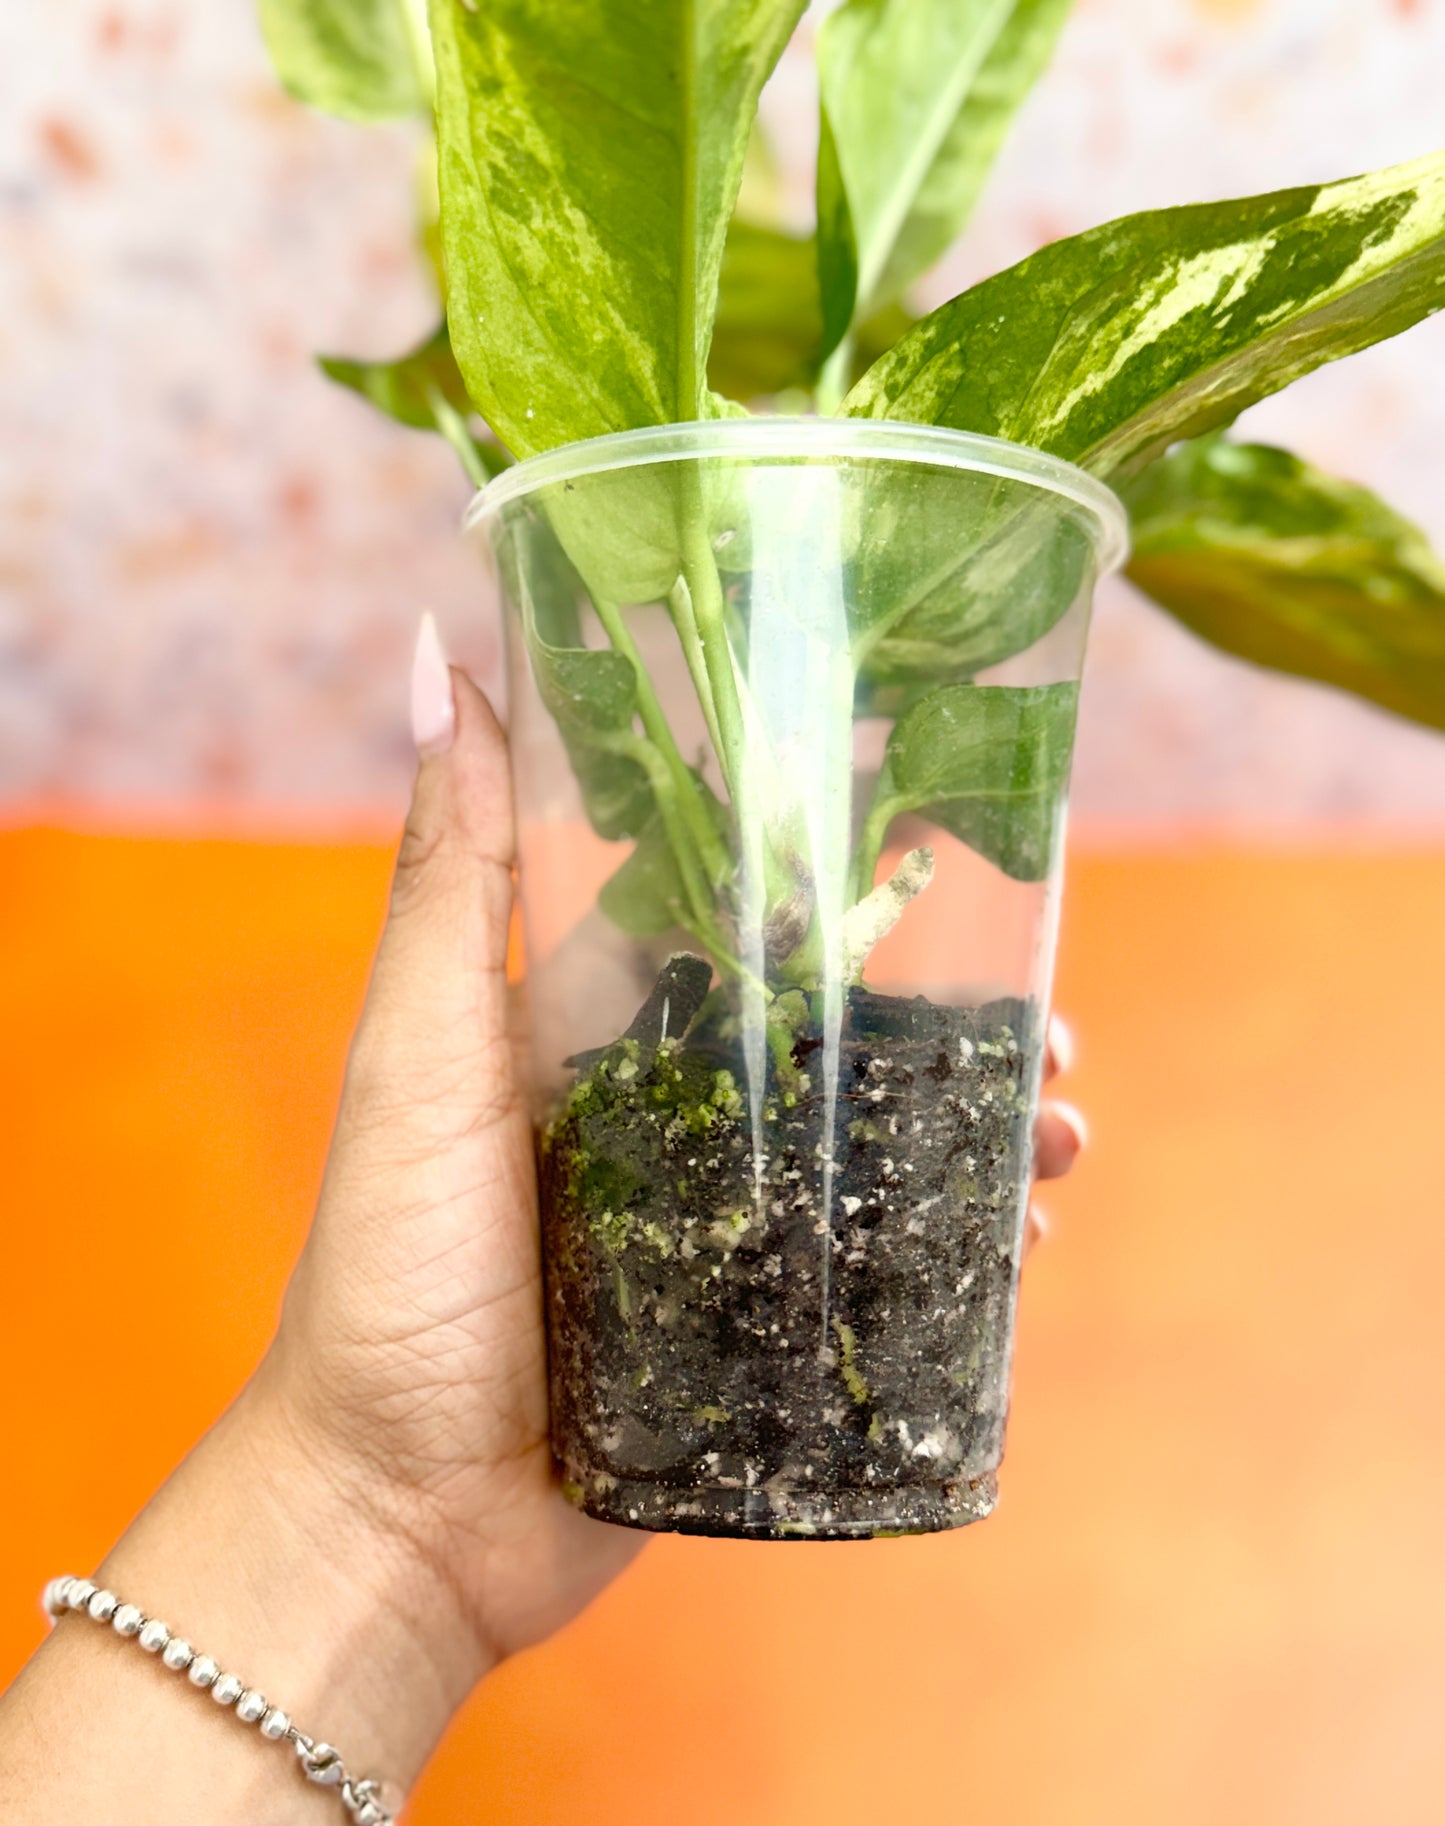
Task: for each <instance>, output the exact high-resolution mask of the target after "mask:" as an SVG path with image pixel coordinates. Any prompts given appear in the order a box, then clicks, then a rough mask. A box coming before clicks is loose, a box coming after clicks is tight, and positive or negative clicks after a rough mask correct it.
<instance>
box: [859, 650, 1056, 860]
mask: <svg viewBox="0 0 1445 1826" xmlns="http://www.w3.org/2000/svg"><path fill="white" fill-rule="evenodd" d="M1078 696H1079V688H1078V686H1077V685H1073V684H1059V685H1030V686H1010V685H944V686H942V687H941V688H940V689H939V690H937V691H933V692H930V693H929V695H928V696H927V697H925V698H921V699H920V700H919V701H918V702H917V703H916V704H915V705H914V706H913V707H912V709H911V710H908V711H906V712H905V713H904V715H903V716H901V717H900V718H899V719H898V722H897V723H896V724H895V725H894V728H893V733H892V735H891V736H890V737H889V739H888V747H887V750H886V751H885V753H884V757H883V769H882V772H881V774H880V775H879V779H878V787H877V793H876V796H875V799H874V803H873V808H872V810H871V811H870V812H869V814H868V820H867V825H866V826H865V846H864V847H865V848H872V842H873V840H874V839H876V842H877V848H874V849H873V850H872V861H873V862H876V857H877V849H878V848H881V845H882V836H883V833H884V832H885V831H886V829H887V826H888V824H889V823H891V821H892V820H893V819H894V818H896V817H898V816H900V815H901V814H902V813H905V812H916V813H918V814H919V815H920V816H921V817H923V818H926V819H927V820H929V822H931V823H933V824H937V825H941V826H942V828H943V829H944V830H946V831H951V832H952V833H953V835H954V836H955V837H958V838H960V839H961V840H962V841H963V842H964V843H966V844H968V845H969V847H970V848H971V849H974V850H977V851H978V853H979V854H980V855H981V856H985V857H987V858H988V860H989V861H990V862H992V863H995V864H996V865H997V866H998V867H999V868H1000V869H1002V870H1003V872H1004V873H1005V874H1006V875H1011V876H1013V878H1014V879H1015V880H1017V881H1042V880H1043V879H1044V877H1045V876H1046V875H1047V874H1048V872H1049V867H1050V864H1051V862H1052V860H1053V855H1054V847H1055V841H1056V838H1057V836H1058V834H1059V829H1060V824H1061V817H1062V811H1063V803H1064V790H1065V787H1066V786H1067V784H1068V778H1069V761H1070V757H1071V755H1072V752H1073V741H1074V718H1075V713H1076V710H1077V708H1078ZM865 874H866V877H867V879H866V881H864V882H863V883H862V884H861V885H862V886H863V888H864V889H866V888H867V887H871V885H872V866H871V864H870V866H868V867H866V869H865Z"/></svg>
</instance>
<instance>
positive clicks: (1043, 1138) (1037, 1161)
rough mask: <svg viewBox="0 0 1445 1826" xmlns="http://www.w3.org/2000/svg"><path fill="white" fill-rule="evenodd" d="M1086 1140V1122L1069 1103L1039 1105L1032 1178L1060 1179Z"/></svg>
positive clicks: (1087, 1136) (1087, 1134) (1075, 1158)
mask: <svg viewBox="0 0 1445 1826" xmlns="http://www.w3.org/2000/svg"><path fill="white" fill-rule="evenodd" d="M1088 1139H1089V1130H1088V1125H1087V1124H1086V1123H1085V1121H1084V1118H1083V1117H1082V1116H1081V1115H1080V1114H1079V1112H1078V1110H1076V1109H1075V1108H1074V1106H1073V1104H1072V1103H1062V1102H1052V1103H1045V1104H1042V1105H1041V1106H1040V1108H1039V1114H1038V1119H1037V1121H1036V1122H1035V1123H1034V1178H1035V1179H1062V1178H1063V1176H1064V1174H1065V1173H1067V1172H1068V1170H1069V1168H1070V1167H1071V1166H1073V1164H1074V1162H1075V1161H1076V1160H1077V1159H1078V1157H1079V1154H1080V1153H1081V1151H1082V1150H1083V1147H1084V1144H1085V1142H1086V1141H1087V1140H1088Z"/></svg>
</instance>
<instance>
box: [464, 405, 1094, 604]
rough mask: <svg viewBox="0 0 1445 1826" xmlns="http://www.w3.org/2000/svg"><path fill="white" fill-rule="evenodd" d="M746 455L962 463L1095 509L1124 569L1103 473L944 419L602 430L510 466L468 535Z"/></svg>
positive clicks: (473, 507) (468, 520)
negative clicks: (615, 486)
mask: <svg viewBox="0 0 1445 1826" xmlns="http://www.w3.org/2000/svg"><path fill="white" fill-rule="evenodd" d="M724 456H725V457H734V458H739V459H742V460H747V459H750V458H761V459H765V458H768V457H773V458H783V457H788V456H801V457H805V458H806V457H817V458H839V457H843V458H848V459H851V460H854V461H883V462H915V463H919V464H921V465H923V466H924V467H926V468H932V469H956V470H961V471H966V472H971V473H973V474H975V475H987V476H997V477H1000V478H1002V479H1005V480H1010V481H1017V482H1022V483H1024V484H1025V485H1027V486H1031V487H1034V488H1040V489H1043V490H1045V491H1046V492H1048V493H1051V494H1056V495H1058V496H1060V497H1061V498H1062V499H1063V500H1066V501H1069V502H1071V503H1072V504H1073V505H1074V506H1075V507H1079V508H1082V509H1083V510H1084V512H1085V513H1087V514H1089V515H1090V516H1091V517H1092V519H1093V521H1094V524H1095V528H1096V532H1095V541H1094V553H1095V564H1096V567H1097V574H1098V575H1099V576H1101V577H1103V576H1107V575H1109V574H1110V573H1111V572H1113V571H1117V570H1118V569H1119V568H1120V566H1121V565H1123V563H1124V562H1125V560H1126V559H1127V558H1128V555H1129V516H1128V513H1127V511H1126V509H1125V507H1124V504H1123V502H1122V501H1121V500H1120V499H1119V497H1118V496H1117V495H1116V494H1115V493H1114V491H1113V489H1111V488H1109V487H1108V486H1107V485H1106V484H1105V483H1103V482H1101V481H1099V479H1098V477H1097V476H1091V475H1090V474H1089V473H1088V471H1087V470H1084V469H1080V468H1078V467H1077V465H1076V464H1073V463H1068V462H1065V461H1064V459H1063V458H1062V457H1056V456H1050V455H1049V453H1048V452H1047V451H1043V450H1035V449H1033V448H1032V447H1031V446H1030V445H1027V444H1015V443H1011V442H1010V441H1009V440H1008V439H1007V438H998V437H986V436H984V435H983V434H982V433H981V432H976V431H954V430H951V429H950V428H949V427H947V426H943V425H913V424H909V423H907V422H905V421H903V420H898V419H864V418H855V419H840V418H802V417H793V418H783V417H777V418H773V417H762V416H749V417H747V418H719V419H700V420H696V421H693V422H685V423H679V424H671V425H645V426H642V427H641V428H640V429H638V430H634V431H614V432H609V433H608V434H607V435H605V436H603V437H592V438H582V439H579V440H578V441H577V442H576V443H572V444H560V445H558V447H557V448H556V449H555V450H545V451H543V452H542V453H541V454H540V455H539V456H534V457H528V458H526V459H525V461H523V462H520V463H513V464H512V465H510V467H508V468H506V469H504V470H503V471H502V472H501V474H500V475H497V476H494V477H493V478H492V480H491V481H490V482H488V483H487V485H486V486H485V488H483V489H481V490H480V491H479V492H478V493H477V494H476V495H475V496H474V497H473V498H472V501H471V503H470V504H469V506H468V507H467V510H466V514H465V516H464V517H463V522H462V525H463V529H464V530H465V531H467V532H471V531H472V530H473V529H474V528H476V527H478V526H480V525H481V523H482V522H483V521H484V520H486V519H489V518H490V517H491V516H492V515H493V514H495V513H497V512H498V511H499V510H500V509H501V508H503V507H505V506H506V505H507V504H508V503H509V502H513V501H517V500H520V499H521V498H522V497H523V496H525V495H529V494H532V493H534V492H535V491H536V490H537V489H539V488H550V487H555V486H557V485H558V484H559V483H566V482H571V481H575V480H577V479H578V478H579V477H581V476H592V475H605V474H607V473H608V472H610V471H615V470H620V469H637V468H641V467H642V466H644V465H646V464H651V463H681V462H686V461H688V460H689V459H691V458H696V457H724Z"/></svg>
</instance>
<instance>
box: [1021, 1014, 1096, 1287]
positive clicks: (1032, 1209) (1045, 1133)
mask: <svg viewBox="0 0 1445 1826" xmlns="http://www.w3.org/2000/svg"><path fill="white" fill-rule="evenodd" d="M1073 1063H1074V1036H1073V1033H1072V1031H1071V1030H1070V1028H1069V1027H1068V1025H1067V1023H1066V1022H1065V1021H1063V1020H1062V1019H1061V1017H1060V1016H1058V1015H1051V1016H1050V1017H1049V1028H1048V1038H1047V1040H1046V1042H1045V1045H1044V1079H1045V1081H1046V1082H1047V1081H1048V1080H1049V1079H1051V1078H1055V1077H1057V1076H1058V1074H1059V1073H1060V1072H1066V1071H1068V1070H1069V1069H1070V1068H1071V1067H1072V1065H1073ZM1088 1138H1089V1130H1088V1124H1087V1123H1086V1122H1085V1121H1084V1118H1083V1116H1082V1115H1081V1113H1080V1112H1079V1111H1078V1110H1077V1109H1076V1108H1075V1107H1074V1105H1073V1104H1072V1103H1065V1102H1063V1101H1062V1100H1060V1099H1054V1100H1053V1101H1051V1102H1046V1103H1044V1104H1042V1105H1041V1106H1040V1108H1039V1113H1038V1118H1037V1120H1036V1121H1035V1123H1034V1178H1035V1180H1040V1179H1061V1178H1062V1177H1063V1176H1064V1174H1065V1173H1067V1172H1068V1171H1069V1169H1070V1168H1071V1167H1072V1166H1073V1164H1074V1162H1075V1161H1076V1160H1077V1159H1078V1157H1079V1155H1080V1153H1081V1152H1082V1150H1083V1148H1084V1145H1085V1143H1086V1142H1087V1141H1088ZM1048 1233H1049V1220H1048V1218H1047V1217H1045V1215H1044V1213H1043V1212H1042V1211H1041V1210H1040V1209H1039V1207H1038V1206H1037V1205H1036V1204H1035V1203H1034V1202H1033V1201H1032V1200H1030V1202H1029V1208H1028V1215H1027V1217H1026V1218H1025V1220H1024V1243H1023V1259H1024V1260H1025V1261H1027V1260H1028V1258H1029V1255H1030V1252H1031V1251H1032V1250H1033V1248H1034V1247H1035V1245H1036V1244H1038V1243H1040V1242H1042V1241H1043V1239H1044V1238H1045V1237H1046V1236H1047V1235H1048Z"/></svg>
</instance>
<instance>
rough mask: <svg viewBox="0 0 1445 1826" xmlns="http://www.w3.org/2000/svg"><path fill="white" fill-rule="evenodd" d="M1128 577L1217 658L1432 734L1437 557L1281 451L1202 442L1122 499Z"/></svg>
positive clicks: (1439, 684)
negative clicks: (1370, 705) (1129, 525)
mask: <svg viewBox="0 0 1445 1826" xmlns="http://www.w3.org/2000/svg"><path fill="white" fill-rule="evenodd" d="M1126 500H1127V502H1128V505H1129V507H1130V509H1131V511H1132V513H1133V516H1134V557H1133V561H1132V562H1131V564H1130V566H1129V573H1128V574H1129V576H1130V577H1131V578H1132V579H1133V581H1134V582H1135V583H1136V584H1138V586H1139V588H1140V589H1141V590H1144V591H1146V592H1147V593H1148V594H1149V595H1150V596H1152V597H1153V598H1154V600H1155V601H1156V602H1158V603H1160V604H1161V605H1162V606H1163V607H1164V608H1166V609H1168V610H1169V611H1170V613H1171V614H1173V615H1177V616H1178V618H1179V619H1180V620H1181V621H1182V622H1183V623H1184V625H1185V626H1186V627H1188V628H1192V629H1193V630H1194V632H1195V633H1196V634H1200V635H1202V636H1203V637H1204V639H1206V640H1208V641H1212V642H1213V643H1214V645H1215V646H1217V647H1223V648H1224V649H1225V651H1226V652H1228V653H1237V654H1239V655H1240V656H1241V657H1242V658H1244V659H1248V660H1253V661H1254V662H1255V663H1256V664H1257V665H1261V666H1271V667H1274V668H1275V669H1276V670H1277V671H1281V672H1293V673H1297V674H1298V675H1299V676H1300V677H1302V678H1314V679H1321V680H1323V681H1324V682H1325V683H1326V684H1330V685H1338V686H1339V687H1340V688H1341V689H1342V690H1345V691H1352V692H1354V693H1355V695H1356V696H1357V697H1364V698H1369V699H1370V700H1372V701H1373V702H1374V703H1377V704H1383V705H1384V706H1385V707H1386V708H1387V709H1389V710H1395V711H1398V712H1399V713H1400V715H1401V716H1407V717H1413V718H1414V719H1415V721H1416V722H1420V723H1428V724H1430V725H1431V726H1432V727H1433V728H1436V729H1445V563H1442V561H1441V560H1440V559H1439V558H1438V557H1437V556H1436V555H1435V553H1434V552H1433V551H1432V550H1431V549H1430V545H1429V542H1428V540H1427V539H1426V538H1425V535H1424V534H1423V533H1422V532H1421V531H1420V530H1419V528H1418V527H1416V526H1414V525H1412V524H1411V522H1410V521H1409V520H1406V519H1404V518H1403V517H1402V516H1401V515H1400V514H1397V513H1396V512H1395V511H1394V510H1393V509H1392V508H1390V507H1387V506H1386V505H1385V503H1384V502H1383V501H1381V500H1380V499H1379V497H1378V496H1376V495H1373V494H1371V493H1370V491H1369V490H1368V489H1366V488H1360V487H1358V486H1357V485H1356V484H1355V483H1353V482H1343V481H1340V480H1339V479H1338V478H1337V477H1335V476H1330V475H1326V474H1324V473H1323V472H1322V471H1321V470H1318V469H1315V468H1312V467H1311V466H1310V465H1309V464H1308V463H1304V462H1302V461H1301V460H1300V459H1299V458H1298V457H1296V456H1292V455H1291V454H1290V453H1289V452H1288V451H1285V450H1273V449H1270V448H1269V447H1268V446H1266V445H1262V444H1235V443H1231V442H1228V441H1226V440H1225V439H1223V438H1218V437H1212V438H1202V439H1200V440H1198V441H1197V442H1195V443H1190V444H1184V445H1182V446H1181V447H1180V448H1179V449H1178V450H1175V451H1172V452H1171V453H1170V454H1169V455H1168V456H1167V457H1165V458H1164V459H1163V460H1162V461H1161V462H1159V463H1156V464H1155V465H1154V466H1153V467H1152V468H1151V469H1148V470H1146V471H1145V473H1144V474H1143V475H1142V476H1140V477H1139V479H1138V481H1137V482H1135V483H1133V484H1132V485H1131V486H1130V488H1129V489H1128V491H1127V494H1126Z"/></svg>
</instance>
